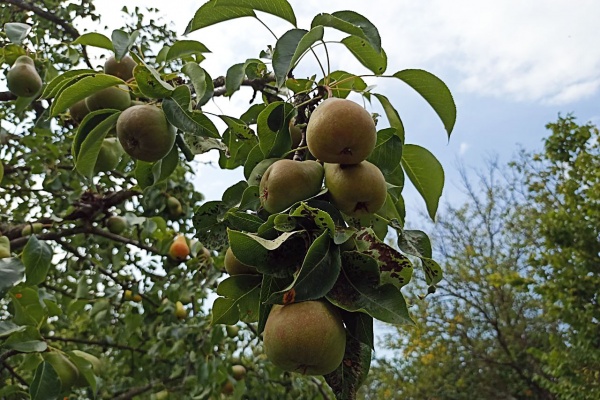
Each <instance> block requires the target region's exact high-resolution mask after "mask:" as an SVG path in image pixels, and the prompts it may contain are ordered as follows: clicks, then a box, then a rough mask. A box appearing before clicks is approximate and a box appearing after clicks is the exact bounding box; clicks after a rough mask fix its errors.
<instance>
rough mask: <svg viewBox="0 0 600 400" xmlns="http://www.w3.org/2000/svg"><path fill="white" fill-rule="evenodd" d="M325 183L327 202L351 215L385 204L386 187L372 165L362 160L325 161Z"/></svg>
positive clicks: (363, 214)
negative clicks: (337, 162) (345, 161)
mask: <svg viewBox="0 0 600 400" xmlns="http://www.w3.org/2000/svg"><path fill="white" fill-rule="evenodd" d="M324 167H325V186H326V187H327V189H328V190H329V195H330V197H331V203H333V205H334V206H336V207H337V208H338V209H339V210H340V211H341V212H343V213H345V214H347V215H350V216H352V217H361V216H365V215H369V214H373V213H375V212H377V211H379V209H380V208H381V207H382V206H383V205H384V204H385V200H386V198H387V186H386V183H385V178H384V176H383V173H382V172H381V170H380V169H379V168H377V166H376V165H374V164H372V163H370V162H368V161H363V162H361V163H359V164H353V165H339V164H327V163H326V164H325V166H324Z"/></svg>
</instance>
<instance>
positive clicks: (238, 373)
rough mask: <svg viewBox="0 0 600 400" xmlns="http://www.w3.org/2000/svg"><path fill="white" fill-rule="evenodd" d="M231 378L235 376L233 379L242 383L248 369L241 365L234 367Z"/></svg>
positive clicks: (232, 367)
mask: <svg viewBox="0 0 600 400" xmlns="http://www.w3.org/2000/svg"><path fill="white" fill-rule="evenodd" d="M231 376H233V379H235V380H236V381H241V380H242V379H244V378H245V377H246V367H244V366H243V365H240V364H236V365H232V366H231Z"/></svg>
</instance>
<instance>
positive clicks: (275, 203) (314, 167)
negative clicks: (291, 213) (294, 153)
mask: <svg viewBox="0 0 600 400" xmlns="http://www.w3.org/2000/svg"><path fill="white" fill-rule="evenodd" d="M322 183H323V166H322V165H321V164H319V163H318V162H316V161H314V160H308V161H293V160H288V159H282V160H278V161H276V162H274V163H273V164H271V166H270V167H269V168H267V170H266V171H265V173H264V175H263V176H262V178H261V180H260V185H259V193H260V203H261V205H262V207H263V208H264V209H265V210H266V211H268V212H269V213H271V214H273V213H278V212H281V211H283V210H285V209H286V208H288V207H290V206H291V205H292V204H294V203H296V202H298V201H301V200H306V199H308V198H310V197H312V196H314V195H316V194H317V193H319V191H320V190H321V186H322Z"/></svg>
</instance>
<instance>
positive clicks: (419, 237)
mask: <svg viewBox="0 0 600 400" xmlns="http://www.w3.org/2000/svg"><path fill="white" fill-rule="evenodd" d="M398 247H399V248H400V250H402V251H403V252H405V253H406V254H409V255H411V256H415V257H419V258H421V257H425V258H431V256H432V250H431V241H430V240H429V236H427V234H426V233H425V232H423V231H419V230H400V231H398Z"/></svg>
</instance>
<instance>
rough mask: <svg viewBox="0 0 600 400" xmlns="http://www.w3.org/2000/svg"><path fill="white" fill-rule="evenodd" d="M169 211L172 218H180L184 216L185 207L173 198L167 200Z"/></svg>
mask: <svg viewBox="0 0 600 400" xmlns="http://www.w3.org/2000/svg"><path fill="white" fill-rule="evenodd" d="M167 210H168V211H169V216H170V217H171V218H179V217H180V216H181V214H183V207H182V206H181V202H180V201H179V200H178V199H177V198H176V197H173V196H169V197H168V198H167Z"/></svg>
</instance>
